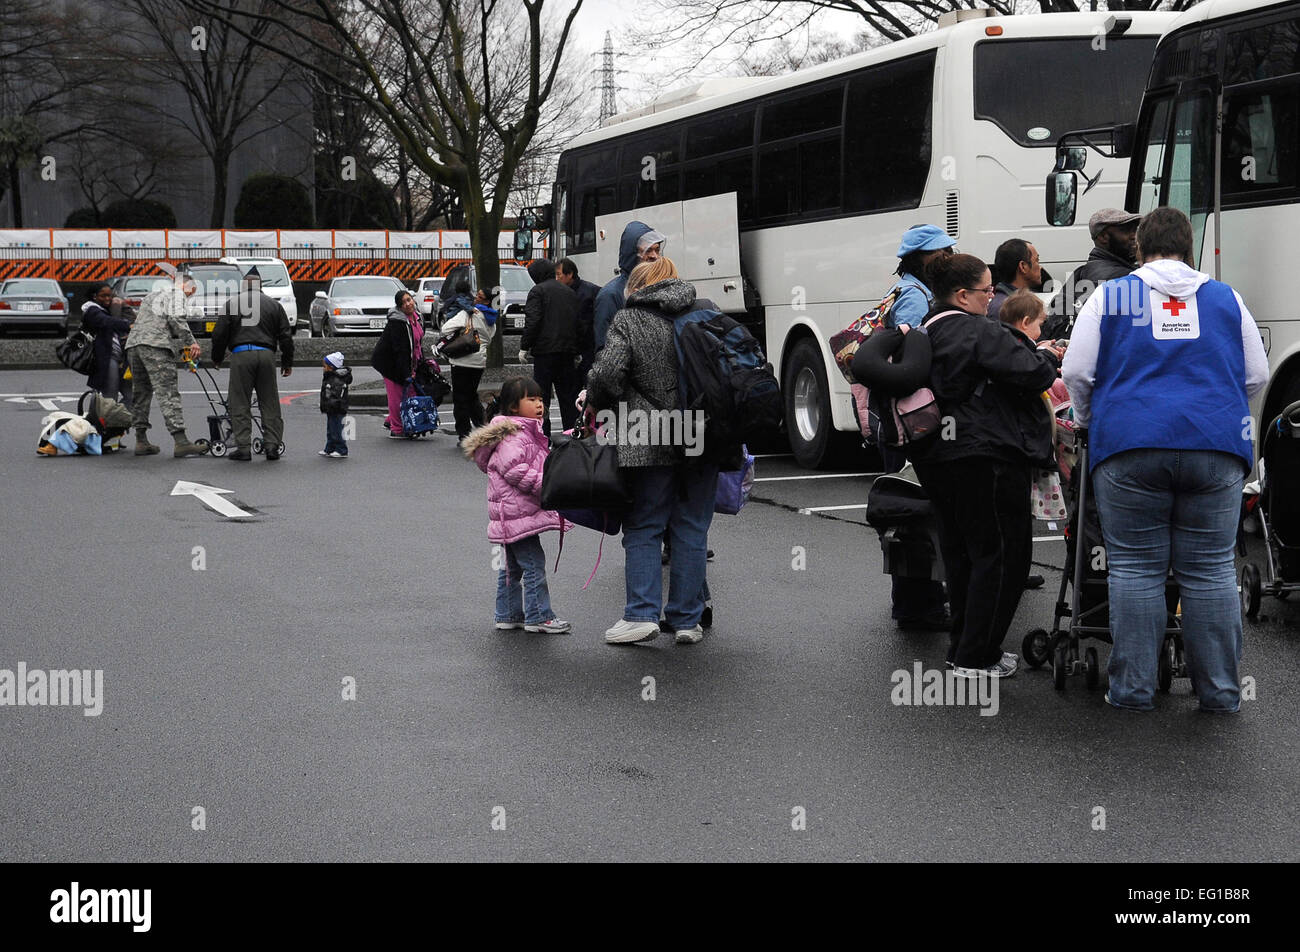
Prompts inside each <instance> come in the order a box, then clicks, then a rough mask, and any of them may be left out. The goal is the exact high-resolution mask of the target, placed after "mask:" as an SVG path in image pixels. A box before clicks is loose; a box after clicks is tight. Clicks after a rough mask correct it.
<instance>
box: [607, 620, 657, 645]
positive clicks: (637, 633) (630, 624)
mask: <svg viewBox="0 0 1300 952" xmlns="http://www.w3.org/2000/svg"><path fill="white" fill-rule="evenodd" d="M658 637H659V623H658V622H653V621H627V620H622V621H620V622H619V623H618V624H617V625H615V626H614V627H613V628H610V629H609V630H608V631H606V632H605V644H607V645H634V644H639V643H640V642H643V641H654V640H655V639H656V638H658Z"/></svg>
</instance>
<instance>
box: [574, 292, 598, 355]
mask: <svg viewBox="0 0 1300 952" xmlns="http://www.w3.org/2000/svg"><path fill="white" fill-rule="evenodd" d="M569 290H570V291H572V292H573V293H574V294H576V295H577V296H578V352H579V353H582V354H590V353H591V352H592V351H594V350H595V349H596V295H597V294H599V293H600V285H599V284H593V283H592V282H590V281H583V280H582V279H581V278H579V279H578V284H577V287H573V288H569Z"/></svg>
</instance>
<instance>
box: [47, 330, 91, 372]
mask: <svg viewBox="0 0 1300 952" xmlns="http://www.w3.org/2000/svg"><path fill="white" fill-rule="evenodd" d="M54 355H55V356H56V357H58V358H59V363H61V364H63V366H65V367H67V368H68V369H69V370H75V371H76V372H77V373H79V374H83V375H84V376H87V377H89V376H90V375H91V374H93V373H94V372H95V338H94V336H93V335H91V334H90V333H88V332H86V331H82V330H77V331H73V332H72V333H71V334H69V335H68V336H67V337H66V338H64V339H63V340H61V341H59V343H58V344H56V345H55V347H54Z"/></svg>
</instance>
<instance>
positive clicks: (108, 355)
mask: <svg viewBox="0 0 1300 952" xmlns="http://www.w3.org/2000/svg"><path fill="white" fill-rule="evenodd" d="M134 318H135V311H133V310H132V309H131V308H129V307H127V306H126V305H123V306H122V316H121V317H114V316H113V314H111V313H110V312H108V311H106V310H104V309H103V308H102V307H100V306H99V305H98V304H94V303H92V304H91V305H90V307H88V308H86V309H85V310H84V311H82V312H81V326H82V328H84V329H85V330H87V331H89V332H91V333H92V334H94V335H95V369H94V371H93V372H92V373H91V375H90V376H89V377H87V378H86V386H87V387H89V388H90V389H91V390H96V391H98V392H100V393H112V394H113V396H114V397H116V396H117V389H116V387H117V384H118V382H119V381H117V380H109V379H108V364H109V361H110V360H112V359H113V338H114V337H117V338H118V343H119V348H118V351H119V353H121V346H120V345H121V343H122V342H123V341H125V340H126V335H127V334H129V333H131V321H132V320H133V319H134ZM125 369H126V358H125V357H123V358H122V359H121V361H120V362H119V364H118V368H117V372H118V374H119V375H120V374H121V373H122V371H123V370H125Z"/></svg>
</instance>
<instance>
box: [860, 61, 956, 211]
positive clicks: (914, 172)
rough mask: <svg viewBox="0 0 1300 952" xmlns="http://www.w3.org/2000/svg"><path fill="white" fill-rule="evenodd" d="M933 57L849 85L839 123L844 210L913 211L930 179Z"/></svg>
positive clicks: (892, 66) (872, 72)
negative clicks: (841, 121) (842, 117)
mask: <svg viewBox="0 0 1300 952" xmlns="http://www.w3.org/2000/svg"><path fill="white" fill-rule="evenodd" d="M933 90H934V54H933V53H926V54H923V55H921V56H916V57H912V58H910V59H906V60H903V61H901V62H898V63H890V64H889V65H887V66H880V67H876V68H875V69H871V70H867V71H866V72H863V73H860V74H858V75H857V76H854V77H853V78H852V79H850V80H849V96H848V105H847V108H846V110H845V119H844V123H845V125H844V210H845V211H846V212H874V211H884V210H887V209H892V208H915V207H917V206H918V205H920V204H921V197H922V195H923V193H924V192H925V182H926V179H927V178H929V175H930V151H931V141H932V135H931V101H932V99H933Z"/></svg>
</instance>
